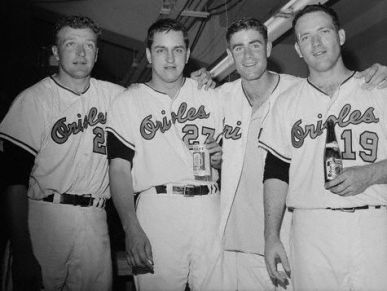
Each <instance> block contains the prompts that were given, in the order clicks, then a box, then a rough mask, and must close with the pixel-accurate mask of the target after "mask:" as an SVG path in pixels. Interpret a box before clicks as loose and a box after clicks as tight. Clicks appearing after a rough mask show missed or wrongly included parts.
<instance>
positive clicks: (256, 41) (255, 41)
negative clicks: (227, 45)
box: [231, 39, 263, 49]
mask: <svg viewBox="0 0 387 291" xmlns="http://www.w3.org/2000/svg"><path fill="white" fill-rule="evenodd" d="M253 43H259V44H263V41H261V40H259V39H254V40H252V41H250V42H249V44H253ZM237 46H243V43H241V42H240V43H236V44H234V45H233V46H232V47H231V49H234V48H235V47H237Z"/></svg>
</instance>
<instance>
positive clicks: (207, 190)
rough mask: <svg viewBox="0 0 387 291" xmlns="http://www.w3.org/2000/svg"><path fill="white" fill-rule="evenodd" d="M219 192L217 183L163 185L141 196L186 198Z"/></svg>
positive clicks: (152, 188) (144, 192)
mask: <svg viewBox="0 0 387 291" xmlns="http://www.w3.org/2000/svg"><path fill="white" fill-rule="evenodd" d="M218 192H219V186H218V184H217V183H211V184H202V185H200V184H171V183H168V184H162V185H156V186H154V187H151V188H150V189H148V190H146V191H143V192H141V194H159V195H182V196H186V197H192V196H203V195H211V194H216V193H218Z"/></svg>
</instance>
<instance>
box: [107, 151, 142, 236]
mask: <svg viewBox="0 0 387 291" xmlns="http://www.w3.org/2000/svg"><path fill="white" fill-rule="evenodd" d="M109 178H110V190H111V194H112V199H113V203H114V206H115V208H116V210H117V213H118V215H119V217H120V219H121V223H122V226H123V228H124V230H125V231H127V230H130V229H131V228H133V227H138V226H139V223H138V220H137V216H136V211H135V206H134V191H133V183H132V175H131V165H130V162H128V161H126V160H124V159H119V158H117V159H113V160H111V162H110V167H109Z"/></svg>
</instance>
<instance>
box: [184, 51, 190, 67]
mask: <svg viewBox="0 0 387 291" xmlns="http://www.w3.org/2000/svg"><path fill="white" fill-rule="evenodd" d="M190 55H191V50H190V49H189V48H188V49H187V56H186V58H185V63H186V64H187V63H188V60H189V56H190Z"/></svg>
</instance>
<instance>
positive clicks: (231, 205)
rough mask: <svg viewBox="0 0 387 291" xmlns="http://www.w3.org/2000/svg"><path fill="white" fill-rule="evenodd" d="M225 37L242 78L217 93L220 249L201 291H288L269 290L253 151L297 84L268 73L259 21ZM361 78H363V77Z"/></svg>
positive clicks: (260, 153) (258, 163) (240, 23)
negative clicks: (277, 104) (282, 98)
mask: <svg viewBox="0 0 387 291" xmlns="http://www.w3.org/2000/svg"><path fill="white" fill-rule="evenodd" d="M226 37H227V43H228V49H229V50H230V53H231V54H232V56H233V59H234V63H235V66H236V69H237V71H238V73H239V74H240V76H241V78H240V79H238V80H236V81H234V82H231V83H226V84H224V85H222V86H221V87H219V88H217V90H220V92H221V95H222V101H223V104H224V115H225V129H224V136H223V146H222V149H223V163H222V180H221V181H222V196H221V222H220V230H219V237H220V240H221V244H220V245H218V246H217V250H216V251H215V252H214V254H213V256H214V257H215V258H216V259H215V261H216V262H217V266H215V267H214V268H213V269H212V272H210V273H209V276H208V278H207V280H206V282H205V284H204V285H203V289H204V290H210V289H212V290H214V289H216V290H274V289H275V288H276V286H275V285H277V287H279V288H282V287H284V286H285V285H288V286H287V290H289V289H290V288H291V285H289V284H286V282H277V281H276V280H274V285H273V283H272V280H270V277H269V276H268V273H267V270H266V266H265V259H264V214H263V183H262V181H263V170H264V162H265V158H266V150H264V149H262V148H258V134H259V132H260V130H261V128H262V124H263V122H264V120H265V117H266V116H267V114H268V113H269V112H270V110H271V107H272V104H273V103H274V101H275V100H276V98H277V96H278V95H279V94H281V93H282V92H284V91H286V90H288V89H289V88H290V87H291V86H294V85H295V84H297V83H298V82H299V81H300V80H301V79H299V78H296V77H294V76H290V75H286V74H277V73H274V72H269V71H267V58H268V57H269V56H270V52H271V43H270V42H269V41H268V39H267V31H266V27H265V26H264V25H263V24H262V23H261V22H260V21H258V20H256V19H253V18H244V19H240V20H237V21H235V22H234V23H233V24H231V26H230V27H229V28H228V30H227V34H226ZM377 69H378V74H376V75H375V76H373V77H374V78H373V80H372V82H373V81H376V82H377V83H379V82H380V80H383V78H384V77H386V72H385V68H380V67H379V66H378V67H377ZM370 71H372V69H371V70H369V71H368V73H373V72H370ZM366 73H367V72H364V73H363V74H365V75H366V76H367V74H366ZM363 74H359V77H363ZM367 78H369V76H367ZM290 220H291V213H290V212H288V211H286V212H285V217H284V222H283V229H282V234H281V236H282V238H283V240H284V242H285V244H287V242H288V233H289V229H290ZM223 250H225V251H224V252H223ZM277 283H280V284H279V285H278V284H277ZM281 285H282V287H281Z"/></svg>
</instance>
